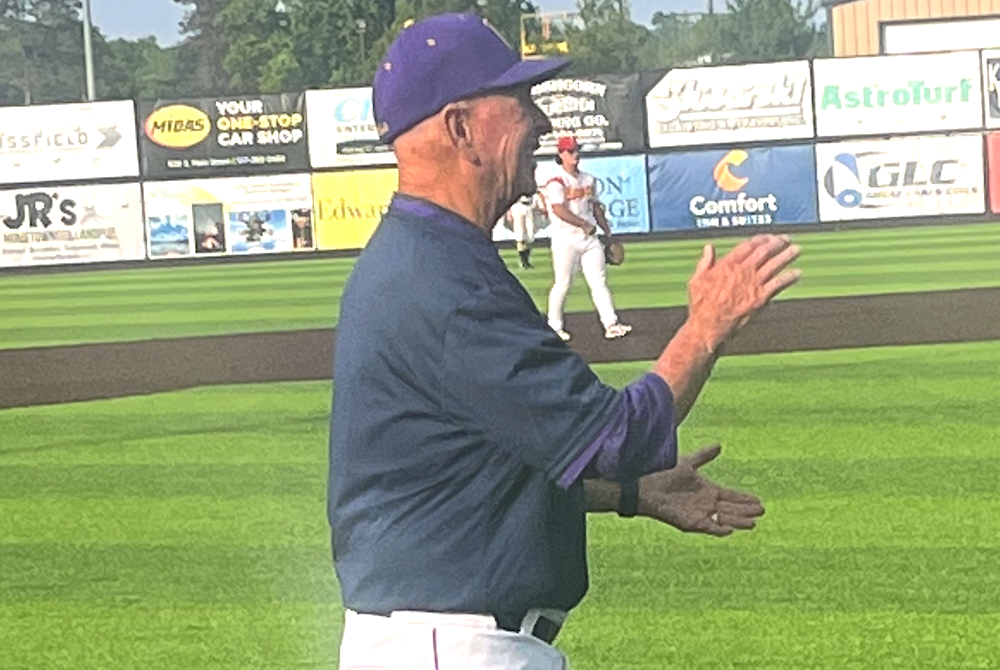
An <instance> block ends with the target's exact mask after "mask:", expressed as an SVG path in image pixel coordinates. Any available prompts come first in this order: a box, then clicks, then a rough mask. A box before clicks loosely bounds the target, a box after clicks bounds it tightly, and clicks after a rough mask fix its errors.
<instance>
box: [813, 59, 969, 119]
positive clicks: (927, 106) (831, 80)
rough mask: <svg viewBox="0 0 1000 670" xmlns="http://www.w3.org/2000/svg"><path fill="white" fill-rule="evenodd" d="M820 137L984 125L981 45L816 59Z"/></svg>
mask: <svg viewBox="0 0 1000 670" xmlns="http://www.w3.org/2000/svg"><path fill="white" fill-rule="evenodd" d="M813 77H814V82H815V95H816V100H815V109H816V133H817V135H819V136H820V137H847V136H851V135H889V134H898V133H911V132H933V131H942V130H967V129H978V128H981V127H982V125H983V110H982V100H983V96H982V86H981V85H980V81H981V79H980V65H979V54H978V52H975V51H959V52H952V53H937V54H921V55H912V56H872V57H864V58H834V59H817V60H815V61H813Z"/></svg>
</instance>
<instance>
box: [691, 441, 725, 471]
mask: <svg viewBox="0 0 1000 670" xmlns="http://www.w3.org/2000/svg"><path fill="white" fill-rule="evenodd" d="M721 451H722V445H721V444H712V445H709V446H707V447H702V448H701V449H699V450H698V451H696V452H694V453H693V454H691V455H690V456H689V457H688V462H689V463H691V467H693V468H694V469H695V470H697V469H698V468H700V467H701V466H703V465H705V464H706V463H710V462H712V461H714V460H715V457H716V456H718V455H719V453H720V452H721Z"/></svg>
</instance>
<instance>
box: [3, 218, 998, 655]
mask: <svg viewBox="0 0 1000 670" xmlns="http://www.w3.org/2000/svg"><path fill="white" fill-rule="evenodd" d="M796 239H797V241H798V242H799V243H800V244H801V245H802V247H803V257H802V260H801V261H800V263H799V266H800V267H801V268H802V269H803V270H804V272H805V279H804V280H803V281H802V283H801V284H800V285H798V286H796V287H795V288H794V289H792V291H790V292H789V294H788V295H787V296H786V297H787V299H797V298H804V297H811V296H830V295H856V294H866V293H883V292H895V291H920V290H935V289H946V288H959V287H971V286H1000V263H998V262H997V260H996V253H995V251H994V249H996V248H997V245H998V243H1000V226H992V225H986V226H983V225H979V226H935V227H927V228H908V229H896V230H879V231H854V232H837V233H826V234H809V235H799V236H797V237H796ZM700 244H701V243H700V242H696V241H683V242H657V243H647V244H633V245H631V246H630V247H629V252H628V254H629V255H628V264H627V265H626V266H625V267H623V268H619V269H614V270H613V271H612V279H611V285H612V289H613V291H614V293H615V297H616V301H617V303H618V305H619V306H620V307H624V308H628V307H641V306H665V305H676V304H681V303H683V302H684V291H685V285H684V284H685V281H686V279H687V276H688V274H689V272H690V270H691V268H692V267H693V264H694V261H695V259H696V257H697V255H698V252H699V249H700ZM732 244H733V241H727V242H724V243H722V244H720V246H721V247H723V248H727V247H729V246H731V245H732ZM505 255H506V257H507V258H508V259H509V260H511V261H513V257H514V254H513V252H512V251H506V252H505ZM536 256H537V257H538V261H539V262H538V266H539V268H538V269H537V270H535V271H534V272H532V273H525V274H521V275H520V276H522V277H523V278H524V280H525V283H526V285H527V286H528V288H529V290H530V291H531V292H532V294H533V295H534V296H535V298H536V299H537V300H539V302H540V303H542V304H543V303H544V297H545V293H546V290H547V288H548V282H549V281H550V268H549V266H548V260H547V258H546V257H545V256H546V254H545V253H542V252H539V253H537V254H536ZM352 264H353V261H352V260H351V259H340V260H307V261H296V262H267V263H257V264H250V265H230V266H190V267H171V268H167V267H163V266H160V267H156V266H155V265H154V266H153V267H151V268H147V269H142V270H134V271H133V270H129V271H101V270H98V271H93V272H87V273H71V274H52V275H38V276H0V348H18V347H28V346H39V345H48V344H68V343H78V342H92V341H115V340H124V339H144V338H151V337H172V336H184V335H193V334H209V333H232V332H253V331H261V330H277V329H281V330H284V329H294V328H307V327H326V326H332V325H334V323H335V318H336V316H335V315H336V312H337V300H338V298H339V295H340V292H341V288H342V284H343V280H344V278H345V276H346V274H347V272H349V270H350V267H351V266H352ZM569 308H570V309H571V310H577V311H579V310H589V309H591V306H590V304H589V299H588V297H587V294H586V290H585V287H584V286H583V284H582V281H581V282H580V283H579V284H578V285H577V286H576V287H575V288H574V292H573V295H572V297H571V302H570V305H569ZM998 359H1000V342H990V343H975V344H961V345H941V346H931V347H905V348H882V349H871V350H853V351H833V352H819V353H794V354H782V355H765V356H744V357H736V358H724V359H723V360H722V361H721V362H720V364H719V366H718V368H717V370H716V374H715V375H714V377H713V380H712V381H711V382H710V383H709V386H708V388H707V390H706V393H705V395H704V396H703V398H702V400H701V402H700V403H699V405H698V406H697V407H696V408H695V410H694V412H693V413H692V414H691V416H690V417H689V419H688V421H687V423H686V424H685V426H684V428H683V431H682V438H683V442H684V445H685V449H687V450H691V449H694V448H695V447H697V446H699V445H701V444H704V443H708V442H713V441H721V442H722V444H723V445H724V446H725V451H724V452H723V455H722V457H721V458H720V460H719V461H718V462H717V463H715V464H713V465H711V466H709V468H710V469H709V470H708V472H709V474H710V475H711V476H714V477H716V478H717V479H719V480H721V481H722V482H723V483H725V484H727V485H731V486H736V487H744V488H747V489H749V490H752V491H754V492H755V493H757V494H758V495H760V496H761V497H762V498H763V499H764V502H765V505H766V506H767V510H768V512H767V515H766V516H765V518H764V519H763V521H762V523H761V524H760V528H759V529H758V530H757V531H755V532H753V533H750V534H742V535H740V536H737V537H732V538H728V539H725V540H717V539H711V538H704V537H695V536H686V535H682V534H680V533H677V532H675V531H672V530H670V529H668V528H664V527H662V526H658V525H656V524H654V523H652V522H648V521H644V520H632V521H625V520H619V519H616V518H614V517H611V516H600V517H596V518H593V519H592V521H591V538H590V555H591V577H592V588H591V591H590V593H589V595H588V597H587V599H586V600H585V601H584V603H583V605H582V606H581V607H580V608H579V609H578V610H577V611H576V612H575V613H574V615H573V617H572V618H571V620H570V623H569V625H568V627H567V628H566V629H565V631H564V633H563V635H562V636H561V637H560V640H559V646H560V647H561V648H562V649H564V650H565V651H566V652H567V653H568V654H569V655H570V657H571V661H572V667H573V668H584V669H592V670H597V669H600V670H608V669H622V670H625V669H626V668H628V669H630V670H631V669H635V668H642V669H648V670H654V669H655V670H660V669H661V668H684V669H686V670H709V669H711V670H716V669H719V668H746V669H775V670H801V669H805V668H815V669H824V670H842V669H854V668H857V669H865V670H882V669H885V668H901V669H902V668H905V669H906V670H911V669H913V668H933V669H934V670H940V669H944V668H963V669H971V668H977V669H978V668H983V669H986V668H1000V597H998V595H997V594H1000V499H998V497H997V495H996V489H997V482H998V481H1000V446H998V445H1000V421H998V420H997V410H996V399H997V398H998V397H1000V375H998V372H1000V365H998V363H997V361H998ZM644 368H645V366H644V365H643V364H631V363H630V364H615V365H602V366H597V370H598V372H599V373H600V374H601V375H602V376H603V377H604V378H605V379H606V380H608V381H609V382H611V383H613V384H616V385H620V384H624V383H626V382H628V381H630V380H631V379H633V378H635V376H636V375H638V374H639V373H640V372H642V371H643V369H644ZM0 380H2V370H0ZM0 383H2V381H0ZM329 406H330V385H329V383H293V384H275V385H256V386H222V387H212V388H200V389H194V390H190V391H184V392H177V393H167V394H159V395H154V396H147V397H134V398H123V399H119V400H109V401H97V402H86V403H75V404H68V405H60V406H52V407H34V408H27V409H17V410H5V411H0V669H2V670H8V669H10V670H39V669H46V670H48V669H49V668H53V669H54V668H60V669H61V668H66V669H72V670H90V669H93V670H106V669H112V668H113V669H119V668H121V669H131V668H135V669H142V670H148V669H155V670H201V669H206V670H214V669H220V670H221V669H226V670H230V669H232V670H237V669H239V670H246V669H251V668H260V669H262V670H263V669H267V670H296V669H300V668H335V667H336V665H337V664H336V650H337V644H338V642H339V633H340V616H341V610H340V608H339V605H338V602H339V599H338V592H337V585H336V580H335V579H334V575H333V571H332V567H331V565H330V559H329V549H328V534H327V528H326V521H325V480H326V448H327V434H328V425H327V422H328V417H329Z"/></svg>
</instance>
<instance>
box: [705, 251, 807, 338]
mask: <svg viewBox="0 0 1000 670" xmlns="http://www.w3.org/2000/svg"><path fill="white" fill-rule="evenodd" d="M798 257H799V247H798V246H796V245H794V244H792V243H791V240H790V238H789V237H788V236H787V235H757V236H755V237H752V238H750V239H749V240H746V241H744V242H742V243H740V244H739V245H737V246H736V247H735V248H734V249H733V250H732V251H730V252H729V253H728V254H726V255H725V256H723V257H722V258H721V259H719V260H716V258H715V248H714V247H713V246H712V245H711V244H706V245H705V248H704V250H703V252H702V257H701V260H699V261H698V265H697V267H696V268H695V271H694V275H692V277H691V279H690V280H689V281H688V310H689V312H688V322H689V323H690V324H691V326H692V327H693V328H694V329H695V330H696V331H697V332H698V333H699V335H700V336H701V337H702V338H703V339H704V342H705V345H706V346H707V347H708V348H709V350H710V351H714V350H715V349H716V348H717V347H718V346H719V345H720V344H722V343H723V342H725V341H726V340H727V339H729V338H730V337H731V336H732V335H733V334H734V333H735V332H736V331H737V330H739V329H740V328H742V327H743V326H744V325H746V323H747V321H749V320H750V317H751V316H753V314H754V313H755V312H756V311H757V310H758V309H760V308H761V307H763V306H764V305H766V304H767V303H768V302H769V301H770V300H771V299H772V298H774V296H776V295H778V294H779V293H780V292H781V291H783V290H785V289H786V288H788V287H789V286H791V285H792V284H794V283H795V282H797V281H798V280H799V277H800V276H801V274H802V273H801V272H800V271H799V270H787V269H786V268H788V266H789V265H790V264H791V263H792V262H793V261H794V260H795V259H796V258H798Z"/></svg>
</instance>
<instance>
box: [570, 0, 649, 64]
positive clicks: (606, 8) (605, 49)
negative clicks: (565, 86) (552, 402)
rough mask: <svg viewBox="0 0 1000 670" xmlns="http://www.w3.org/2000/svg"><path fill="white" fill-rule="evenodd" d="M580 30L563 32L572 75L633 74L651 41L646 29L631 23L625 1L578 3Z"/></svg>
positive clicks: (582, 0) (609, 0)
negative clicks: (565, 36)
mask: <svg viewBox="0 0 1000 670" xmlns="http://www.w3.org/2000/svg"><path fill="white" fill-rule="evenodd" d="M577 6H578V9H579V13H580V20H581V22H582V24H583V25H582V27H570V28H568V29H567V30H566V35H567V38H568V40H567V41H568V43H569V56H570V57H571V58H573V65H572V66H571V67H570V69H569V73H571V74H575V75H594V74H615V73H626V72H636V71H638V70H639V69H640V67H641V64H642V58H641V55H642V53H643V51H644V49H645V48H646V45H647V43H648V42H649V41H650V39H651V37H652V36H651V34H650V31H649V29H648V28H646V27H644V26H640V25H639V24H637V23H635V22H634V21H632V18H631V12H630V10H629V5H628V2H627V1H626V0H580V1H579V2H578V4H577Z"/></svg>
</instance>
